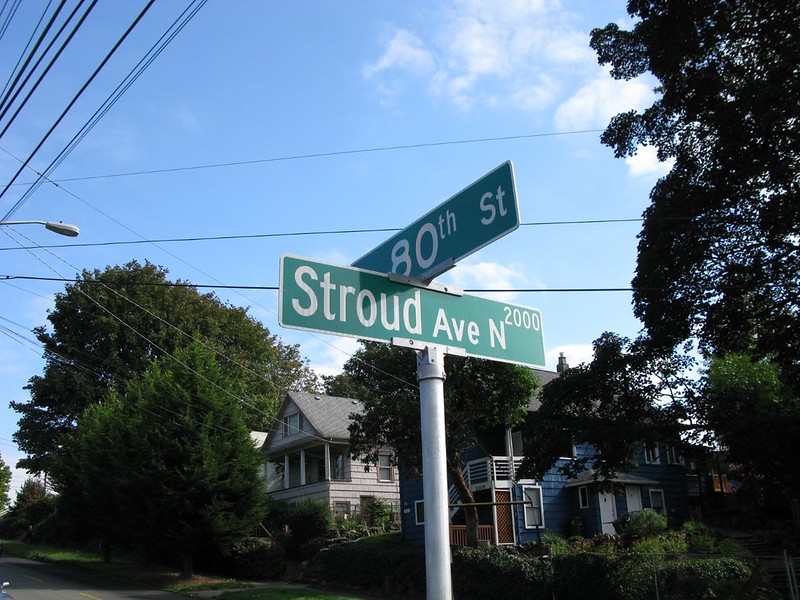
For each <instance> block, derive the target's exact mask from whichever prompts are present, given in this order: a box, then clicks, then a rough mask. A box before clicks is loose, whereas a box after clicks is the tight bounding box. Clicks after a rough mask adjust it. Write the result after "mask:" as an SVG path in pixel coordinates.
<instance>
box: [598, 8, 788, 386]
mask: <svg viewBox="0 0 800 600" xmlns="http://www.w3.org/2000/svg"><path fill="white" fill-rule="evenodd" d="M628 12H629V13H630V15H631V16H632V17H634V18H636V19H637V21H636V22H635V25H634V26H633V28H632V29H631V30H630V31H625V30H622V29H620V28H619V26H617V25H615V24H609V25H607V26H606V27H604V28H603V29H596V30H594V31H593V32H592V41H591V45H592V47H593V48H594V50H595V51H596V52H597V55H598V59H599V62H600V63H601V64H604V65H610V66H611V74H612V76H613V77H615V78H617V79H632V78H635V77H637V76H639V75H642V74H644V73H646V72H649V73H651V74H652V75H653V76H655V78H656V79H657V80H658V82H659V86H658V88H657V92H659V98H658V99H657V100H656V101H655V102H654V103H653V105H652V106H650V107H649V108H647V109H645V110H643V111H642V112H636V111H629V112H626V113H622V114H619V115H617V116H616V117H614V118H613V119H612V121H611V123H610V124H609V126H608V128H607V129H606V131H605V133H604V134H603V136H602V141H603V142H604V143H605V144H606V145H608V146H610V147H612V148H613V149H614V152H615V154H616V156H617V157H625V156H630V155H633V154H635V153H636V151H637V148H638V147H639V146H640V145H645V146H655V147H656V148H657V150H658V156H659V158H660V159H662V160H668V159H671V160H673V161H674V163H673V166H672V169H671V171H670V172H669V174H668V175H666V176H665V177H663V178H662V179H661V180H660V181H659V182H658V183H657V184H656V186H655V187H654V188H653V190H652V192H651V195H650V200H651V205H650V207H649V208H648V209H647V210H646V211H645V213H644V225H643V229H642V232H641V235H640V242H639V252H638V265H637V270H636V276H635V279H634V281H633V285H634V289H635V291H634V311H635V314H636V315H637V316H638V317H639V318H640V319H641V320H642V321H643V323H644V324H645V326H646V328H647V331H648V332H649V334H650V336H651V337H652V339H653V340H654V341H655V342H657V343H658V344H659V345H661V346H662V347H667V348H669V347H672V346H674V345H675V344H676V343H679V342H680V341H681V340H685V339H688V338H691V337H692V336H697V337H698V338H699V339H700V340H701V342H702V344H703V347H704V349H705V351H706V352H707V353H711V352H715V353H718V354H724V353H727V352H735V353H745V354H751V355H753V356H755V357H756V358H768V359H769V360H770V361H772V362H775V363H776V364H779V365H781V367H782V369H783V376H784V377H785V380H786V381H788V382H792V384H793V385H794V388H795V391H798V389H800V383H799V382H800V323H799V322H798V319H797V314H798V310H800V202H798V192H800V120H799V119H798V118H797V107H798V106H799V105H800V70H798V68H797V65H798V64H800V36H798V35H797V32H798V31H799V30H800V3H798V2H784V1H783V0H736V1H734V2H731V1H727V0H687V1H685V2H665V1H663V0H630V1H629V2H628Z"/></svg>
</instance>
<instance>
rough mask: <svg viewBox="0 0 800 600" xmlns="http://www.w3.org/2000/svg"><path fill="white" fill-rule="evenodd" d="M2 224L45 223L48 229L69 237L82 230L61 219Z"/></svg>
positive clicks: (4, 223)
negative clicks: (57, 220)
mask: <svg viewBox="0 0 800 600" xmlns="http://www.w3.org/2000/svg"><path fill="white" fill-rule="evenodd" d="M0 225H44V226H45V228H46V229H49V230H50V231H54V232H56V233H58V234H61V235H66V236H68V237H77V236H78V234H79V233H80V232H81V230H80V229H78V226H77V225H71V224H70V223H62V222H60V221H59V222H58V223H56V222H55V221H0Z"/></svg>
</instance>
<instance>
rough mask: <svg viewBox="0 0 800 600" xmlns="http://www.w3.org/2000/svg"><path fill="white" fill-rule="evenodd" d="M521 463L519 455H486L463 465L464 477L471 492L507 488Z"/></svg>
mask: <svg viewBox="0 0 800 600" xmlns="http://www.w3.org/2000/svg"><path fill="white" fill-rule="evenodd" d="M521 465H522V457H521V456H514V457H510V456H487V457H485V458H479V459H477V460H471V461H469V462H467V463H466V464H465V465H464V479H465V480H466V482H467V485H468V486H469V489H470V490H471V491H473V492H479V491H482V490H489V489H492V488H494V489H497V488H501V489H508V488H510V487H511V485H512V484H513V482H514V479H515V477H516V473H517V471H518V470H519V468H520V466H521Z"/></svg>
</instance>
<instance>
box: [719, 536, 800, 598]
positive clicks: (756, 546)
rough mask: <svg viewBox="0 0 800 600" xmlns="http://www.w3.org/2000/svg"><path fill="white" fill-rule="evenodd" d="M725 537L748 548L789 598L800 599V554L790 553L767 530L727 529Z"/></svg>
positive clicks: (775, 586) (782, 592)
mask: <svg viewBox="0 0 800 600" xmlns="http://www.w3.org/2000/svg"><path fill="white" fill-rule="evenodd" d="M724 533H725V537H728V538H730V539H732V540H735V541H737V542H739V543H740V544H742V545H743V546H744V547H745V548H747V549H748V550H749V551H750V552H752V553H753V555H754V556H755V557H756V558H757V559H758V561H759V562H760V563H761V564H762V565H763V566H764V568H765V569H766V571H767V573H768V574H769V577H770V580H771V581H772V586H773V588H774V589H775V591H777V592H778V593H780V595H781V597H782V598H785V599H787V600H800V591H799V590H798V587H797V586H798V577H797V573H798V571H800V556H792V555H791V554H789V553H788V552H787V551H786V550H785V549H784V548H783V547H782V546H781V544H779V543H778V542H777V541H776V540H775V539H774V537H775V536H774V535H773V534H771V533H770V532H767V531H725V532H724Z"/></svg>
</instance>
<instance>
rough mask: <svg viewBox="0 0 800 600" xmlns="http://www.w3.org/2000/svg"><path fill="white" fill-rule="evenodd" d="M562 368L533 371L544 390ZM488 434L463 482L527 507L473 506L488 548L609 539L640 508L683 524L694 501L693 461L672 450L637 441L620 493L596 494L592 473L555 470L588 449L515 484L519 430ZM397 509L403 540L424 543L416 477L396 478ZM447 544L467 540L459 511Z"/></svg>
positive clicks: (479, 495) (481, 498) (571, 451)
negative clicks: (564, 538) (548, 539)
mask: <svg viewBox="0 0 800 600" xmlns="http://www.w3.org/2000/svg"><path fill="white" fill-rule="evenodd" d="M562 359H563V357H562ZM565 368H567V365H566V363H565V362H564V361H563V360H561V361H560V363H559V371H558V372H556V373H554V372H552V371H543V370H538V369H535V372H536V375H537V376H538V378H539V380H540V383H541V384H542V385H544V384H546V383H547V382H549V381H551V380H552V379H554V378H555V377H558V375H559V373H560V372H561V371H562V370H563V369H565ZM538 405H539V403H538V399H534V400H533V401H532V402H531V403H530V405H529V407H528V410H529V412H532V411H535V410H536V409H537V408H538ZM492 437H493V439H492ZM492 437H490V439H487V440H483V441H482V443H481V446H480V448H473V449H471V450H470V451H469V452H467V453H465V455H464V456H463V469H464V474H465V479H466V481H467V483H468V484H469V486H470V489H471V490H472V492H473V494H474V496H475V501H476V502H477V503H503V502H509V501H524V502H525V504H524V505H511V504H495V505H490V506H480V507H479V508H478V515H479V530H478V539H479V540H483V541H485V542H487V543H489V544H493V545H496V544H520V543H526V542H535V541H537V540H538V539H539V538H540V536H541V535H542V534H543V533H545V532H549V533H557V534H561V535H574V534H579V535H584V536H585V537H591V536H593V535H595V534H599V533H609V534H613V533H616V530H615V528H614V521H615V520H617V518H618V517H620V516H622V515H624V514H626V513H633V512H637V511H641V510H643V509H645V508H652V509H654V510H657V511H659V512H662V513H664V514H666V515H667V517H668V518H669V520H670V522H674V523H681V522H683V521H685V520H688V519H689V518H690V515H691V511H692V507H693V506H695V505H696V504H697V502H698V500H699V496H700V493H701V491H700V481H699V475H698V473H697V472H696V471H694V470H693V469H692V467H693V466H694V465H693V464H687V462H688V461H687V460H686V459H685V458H684V457H683V456H682V455H681V453H680V451H679V449H678V446H677V445H671V444H667V443H655V444H644V443H642V444H640V445H639V447H638V449H637V452H636V461H637V463H638V467H637V468H636V469H635V470H633V471H631V472H629V473H619V474H618V475H617V476H616V477H615V478H614V480H613V481H614V482H615V483H616V484H617V486H616V487H617V490H618V492H617V493H609V492H604V491H603V490H600V489H598V487H597V486H596V484H595V483H594V479H593V473H592V472H591V471H586V472H584V473H581V474H580V475H579V476H577V477H575V478H572V479H570V478H567V477H566V476H564V475H562V474H561V473H559V472H558V467H559V466H561V465H563V464H565V463H566V462H567V461H568V460H569V459H570V458H574V457H576V456H579V455H580V454H581V453H583V452H587V451H588V449H589V447H588V446H586V445H575V446H573V447H572V448H565V456H564V457H563V458H562V459H560V460H559V461H558V463H557V464H556V466H555V467H554V468H553V469H551V471H549V472H548V473H547V475H546V476H545V477H544V478H543V479H542V480H541V481H536V480H533V479H520V480H517V479H516V472H517V470H518V469H519V467H520V465H521V463H522V458H523V450H522V433H521V431H519V430H512V431H505V432H498V434H497V435H495V436H492ZM401 473H402V465H401ZM450 491H451V496H450V499H451V503H453V504H456V503H458V502H459V499H458V495H457V493H456V492H455V489H454V488H453V487H452V486H451V487H450ZM400 505H401V513H402V527H403V532H404V537H405V539H406V540H407V541H409V542H412V543H420V544H421V543H424V535H425V534H424V532H425V529H424V527H425V503H424V499H423V494H422V481H421V480H411V479H408V478H404V477H402V475H401V481H400ZM450 541H451V544H455V545H460V544H464V543H465V542H466V526H465V525H464V520H463V515H462V514H461V509H459V508H453V509H451V511H450Z"/></svg>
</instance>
